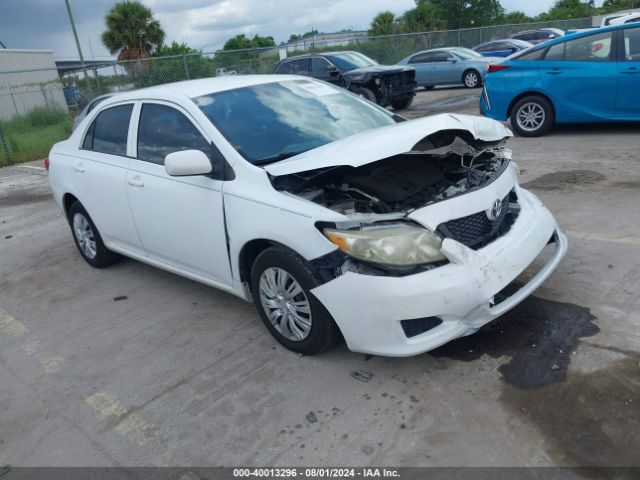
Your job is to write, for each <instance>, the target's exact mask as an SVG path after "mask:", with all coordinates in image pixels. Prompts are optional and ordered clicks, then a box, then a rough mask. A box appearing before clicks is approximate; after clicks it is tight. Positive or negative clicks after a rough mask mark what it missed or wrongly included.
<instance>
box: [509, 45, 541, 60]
mask: <svg viewBox="0 0 640 480" xmlns="http://www.w3.org/2000/svg"><path fill="white" fill-rule="evenodd" d="M545 51H546V49H545V48H537V49H536V50H531V51H529V52H527V53H523V54H522V55H520V56H518V57H516V58H514V60H528V61H534V60H542V57H543V56H544V52H545Z"/></svg>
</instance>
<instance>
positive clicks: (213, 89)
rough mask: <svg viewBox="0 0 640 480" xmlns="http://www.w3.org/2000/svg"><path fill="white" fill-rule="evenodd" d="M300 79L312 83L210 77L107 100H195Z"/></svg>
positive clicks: (287, 77)
mask: <svg viewBox="0 0 640 480" xmlns="http://www.w3.org/2000/svg"><path fill="white" fill-rule="evenodd" d="M301 79H305V80H308V81H313V80H312V79H310V78H308V77H301V76H298V75H234V76H228V77H211V78H201V79H198V80H185V81H182V82H174V83H165V84H163V85H157V86H154V87H147V88H141V89H139V90H132V91H130V92H123V93H116V94H113V97H111V98H110V99H108V100H109V103H112V102H114V103H115V102H120V101H124V100H138V99H141V98H159V99H161V98H168V97H172V96H176V95H178V96H184V97H187V98H195V97H199V96H202V95H208V94H211V93H218V92H223V91H226V90H233V89H236V88H242V87H251V86H254V85H264V84H267V83H277V82H283V81H286V80H301Z"/></svg>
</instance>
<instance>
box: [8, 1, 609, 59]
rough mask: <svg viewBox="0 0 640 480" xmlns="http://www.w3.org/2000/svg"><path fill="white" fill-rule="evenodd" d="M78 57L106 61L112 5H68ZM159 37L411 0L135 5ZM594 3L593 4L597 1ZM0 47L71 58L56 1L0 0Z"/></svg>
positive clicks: (257, 28)
mask: <svg viewBox="0 0 640 480" xmlns="http://www.w3.org/2000/svg"><path fill="white" fill-rule="evenodd" d="M70 2H71V8H72V11H73V15H74V18H75V21H76V27H77V29H78V36H79V38H80V43H81V48H82V52H83V54H84V56H85V58H89V59H90V58H105V57H109V56H110V55H109V52H108V51H107V50H106V49H105V48H104V46H103V45H102V42H101V41H100V35H101V33H102V31H103V30H104V17H105V15H106V13H107V11H108V10H109V8H111V7H112V6H113V5H114V3H115V0H70ZM142 2H143V3H144V4H145V5H147V6H148V7H150V8H151V9H152V11H153V12H154V14H155V15H156V18H157V19H158V20H159V21H160V23H161V24H162V27H163V28H164V30H165V32H166V33H167V38H166V43H171V41H173V40H176V41H178V42H181V41H184V42H186V43H187V44H188V45H189V46H191V47H194V48H198V49H201V48H204V50H205V51H213V50H215V49H217V48H221V47H222V44H223V43H224V41H225V40H227V39H228V38H230V37H233V36H235V35H237V34H238V33H245V34H247V35H254V34H260V35H271V36H273V37H274V38H275V40H276V43H279V42H281V41H286V40H287V39H288V38H289V35H291V34H292V33H297V34H301V33H304V32H306V31H308V30H311V29H316V30H319V31H324V32H333V31H338V30H341V29H343V28H352V29H354V30H366V29H367V28H368V26H369V24H370V23H371V19H372V18H373V16H374V15H375V14H377V13H378V12H380V11H383V10H391V11H392V12H394V13H396V14H401V13H403V12H404V11H405V10H408V9H409V8H412V7H413V6H414V1H413V0H142ZM553 3H554V0H537V1H535V2H534V1H531V0H502V5H503V6H504V7H505V9H506V10H507V11H513V10H521V11H524V12H525V13H527V14H529V15H535V14H538V13H540V12H542V11H545V10H547V9H548V8H549V7H550V6H551V5H553ZM599 3H601V2H599ZM0 41H1V42H2V43H4V44H5V46H6V47H7V48H26V49H41V50H53V51H54V55H55V57H56V58H77V57H78V54H77V50H76V47H75V43H74V39H73V34H72V31H71V27H70V23H69V18H68V15H67V11H66V8H65V5H64V0H2V11H1V12H0Z"/></svg>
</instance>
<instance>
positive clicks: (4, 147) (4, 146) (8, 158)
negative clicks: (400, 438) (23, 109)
mask: <svg viewBox="0 0 640 480" xmlns="http://www.w3.org/2000/svg"><path fill="white" fill-rule="evenodd" d="M0 146H2V151H3V152H4V159H5V161H4V162H0V164H1V163H4V164H5V165H11V155H9V147H8V146H7V142H6V141H5V139H4V133H3V132H2V127H0Z"/></svg>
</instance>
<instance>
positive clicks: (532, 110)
mask: <svg viewBox="0 0 640 480" xmlns="http://www.w3.org/2000/svg"><path fill="white" fill-rule="evenodd" d="M546 117H547V115H546V113H545V111H544V108H542V106H541V105H540V104H538V103H535V102H529V103H525V104H524V105H522V106H521V107H520V109H519V110H518V113H517V115H516V122H518V126H519V127H520V128H521V129H522V130H524V131H527V132H535V131H536V130H538V129H539V128H540V127H541V126H542V125H543V124H544V121H545V120H546Z"/></svg>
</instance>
